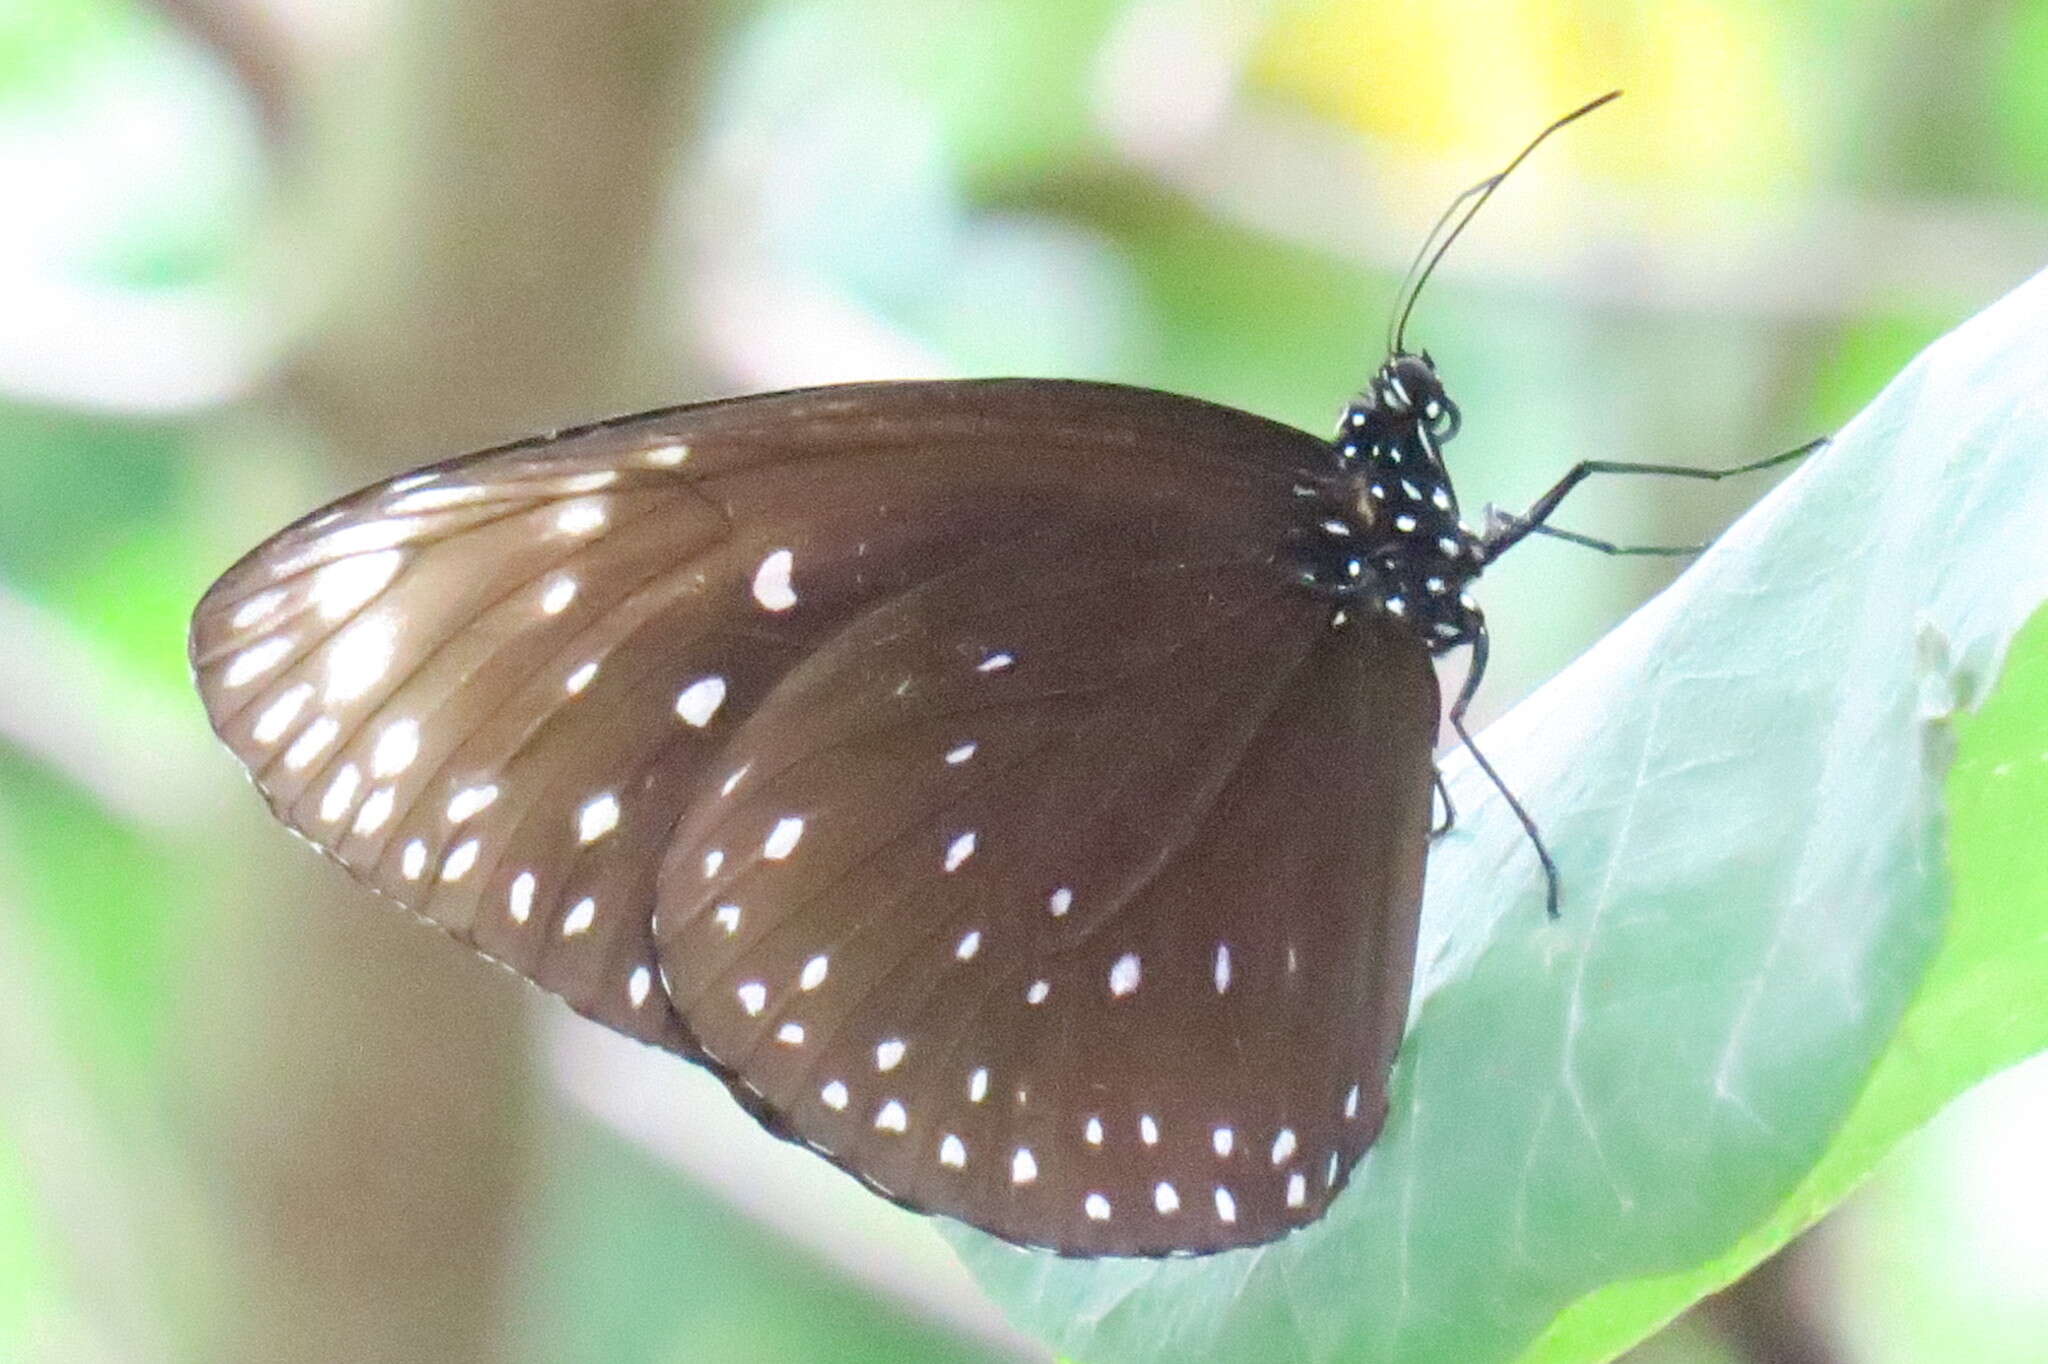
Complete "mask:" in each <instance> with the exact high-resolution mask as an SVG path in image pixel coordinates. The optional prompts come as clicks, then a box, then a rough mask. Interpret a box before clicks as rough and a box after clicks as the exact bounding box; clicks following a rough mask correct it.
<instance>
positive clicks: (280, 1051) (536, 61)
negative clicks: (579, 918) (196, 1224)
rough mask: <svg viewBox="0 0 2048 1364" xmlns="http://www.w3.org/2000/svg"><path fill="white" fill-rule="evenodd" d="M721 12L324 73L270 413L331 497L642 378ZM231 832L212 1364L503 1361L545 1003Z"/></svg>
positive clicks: (299, 864) (648, 19)
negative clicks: (236, 1235) (302, 317)
mask: <svg viewBox="0 0 2048 1364" xmlns="http://www.w3.org/2000/svg"><path fill="white" fill-rule="evenodd" d="M700 15H701V11H700V10H699V8H698V7H695V6H690V5H675V4H669V3H661V2H660V0H428V2H427V3H421V4H417V5H413V6H409V7H407V8H405V9H403V10H401V11H399V12H398V13H397V28H396V31H394V32H392V33H390V34H389V35H388V38H387V42H386V46H385V48H384V49H383V50H382V51H380V52H376V53H372V54H370V55H371V58H372V60H373V64H375V65H379V66H381V68H382V69H381V70H375V71H369V72H365V71H361V70H358V69H355V68H354V67H352V68H351V70H350V71H349V72H348V73H347V78H346V79H339V78H337V77H336V75H335V73H329V74H328V75H327V77H326V78H324V79H323V78H321V77H320V75H319V74H318V73H314V74H313V75H312V77H311V78H310V79H309V80H308V81H307V83H306V90H307V92H308V96H307V97H308V99H309V101H310V104H309V107H308V108H307V109H306V111H305V112H306V117H305V119H304V120H303V121H302V122H303V124H304V126H307V127H316V126H317V127H320V128H323V129H326V130H328V132H329V133H331V134H333V135H332V136H330V137H326V138H323V139H321V140H319V142H318V144H317V145H309V146H308V147H307V148H306V149H305V155H304V156H303V157H301V159H300V160H299V161H298V163H297V166H296V172H297V180H298V187H299V189H300V191H301V193H302V196H303V198H304V200H305V202H302V203H300V204H298V205H295V206H294V207H295V209H296V213H295V218H296V220H297V221H300V222H304V223H308V224H312V225H313V226H312V228H311V231H312V232H313V236H312V237H311V238H310V239H309V240H308V241H307V242H306V243H304V247H303V250H302V251H301V252H300V254H299V259H298V261H297V262H295V264H297V265H298V266H299V267H300V268H302V269H303V270H304V272H305V275H306V279H307V281H308V282H310V283H312V284H313V286H314V287H315V288H316V289H319V288H321V287H323V286H325V287H326V290H327V292H328V293H329V295H330V296H331V303H330V305H329V307H328V309H327V312H326V317H327V320H328V325H327V326H326V327H325V328H324V329H323V331H322V333H321V334H320V335H318V336H317V337H315V338H314V339H313V341H312V343H311V344H310V345H309V346H308V347H307V348H306V350H305V351H304V353H303V354H302V355H301V356H300V358H299V360H298V361H297V363H296V364H295V365H294V366H293V367H292V370H291V374H290V385H291V387H290V390H289V392H286V393H282V394H279V395H277V396H278V397H279V398H280V399H281V400H282V401H284V402H286V403H288V404H289V405H290V406H291V407H293V408H294V409H296V414H297V415H298V416H299V417H300V418H301V419H304V420H308V421H310V422H311V423H312V424H313V425H314V427H315V428H316V429H317V431H318V434H319V436H320V437H321V443H322V445H323V446H324V447H325V448H327V449H329V450H332V451H334V452H336V453H337V458H338V462H339V463H340V465H341V467H340V468H339V469H338V470H337V471H336V472H337V482H347V483H355V482H360V481H362V480H365V479H368V478H371V477H375V476H379V475H382V474H387V473H390V472H393V471H394V470H395V468H397V467H399V466H400V465H401V464H403V463H407V462H417V461H422V460H425V459H428V458H433V457H436V456H440V455H446V454H450V453H454V452H458V451H460V450H462V449H464V448H468V447H472V446H475V445H478V444H482V443H484V442H485V441H487V440H489V439H490V438H492V437H494V436H498V435H501V434H504V433H510V432H520V431H524V430H529V429H534V428H538V427H544V426H546V425H549V424H550V423H553V422H556V421H559V420H562V419H564V418H565V417H567V416H569V415H577V416H589V415H591V414H593V413H595V412H599V411H602V410H604V409H605V408H606V407H608V406H611V405H613V404H614V403H616V402H618V401H619V400H620V399H621V398H622V397H624V396H625V395H626V394H627V393H628V392H629V391H630V384H629V383H628V382H627V381H625V380H622V379H621V378H620V376H621V375H622V374H625V373H627V372H628V367H629V366H630V365H631V364H632V363H633V362H634V359H635V356H636V352H638V353H639V356H640V363H641V364H642V365H643V366H647V367H648V368H651V366H648V365H647V361H646V358H645V353H646V352H645V343H644V342H643V341H642V340H641V337H642V336H643V335H644V333H643V332H642V330H641V329H640V328H639V327H638V326H637V325H636V324H637V321H638V319H637V317H636V307H635V303H636V300H637V298H638V297H639V295H640V292H641V289H642V285H643V278H642V276H643V272H644V270H645V269H646V263H647V261H648V259H649V257H650V254H651V251H650V245H651V242H652V240H653V238H654V236H655V234H656V232H657V229H658V226H659V223H660V219H661V210H662V206H663V197H664V196H663V190H664V188H665V185H666V182H667V177H668V172H669V170H670V167H671V165H672V163H673V160H674V158H675V153H676V147H677V143H678V141H679V139H680V137H681V135H682V133H683V131H684V128H683V118H682V113H681V108H682V106H681V105H680V103H679V100H678V96H679V95H680V94H681V93H682V92H681V90H680V89H679V85H680V84H681V80H682V77H683V75H684V74H685V72H684V69H683V68H684V65H685V58H686V57H687V56H689V55H690V54H691V53H692V52H693V51H694V50H695V49H696V48H698V47H700V46H701V42H702V36H703V25H702V22H701V17H700ZM358 61H360V58H358ZM255 65H256V66H258V67H260V68H261V70H262V71H264V72H266V73H267V72H269V71H270V70H271V68H270V67H269V66H266V65H263V64H262V63H256V64H255ZM294 283H297V281H294ZM263 529H267V527H262V526H250V527H247V528H246V530H247V532H248V534H249V536H250V537H251V538H253V536H254V535H255V534H256V533H257V532H259V531H261V530H263ZM240 547H241V546H236V547H235V548H240ZM222 824H223V827H222V828H221V829H220V830H219V831H218V833H219V838H220V841H221V842H222V844H223V846H231V847H235V848H238V849H245V850H247V851H246V852H245V853H244V854H243V855H242V856H240V857H238V858H237V859H235V860H234V861H235V865H233V866H232V867H231V868H229V869H228V871H227V875H228V876H229V877H230V878H232V881H233V884H232V885H229V886H227V887H225V888H224V889H223V892H222V896H223V904H222V908H221V910H220V912H219V913H218V915H216V916H215V919H214V921H213V923H212V925H211V929H212V934H213V936H212V938H211V939H210V940H209V941H207V942H204V943H202V944H199V945H198V949H197V950H196V951H195V953H194V959H195V972H196V973H197V974H198V977H199V978H198V979H197V980H196V981H195V982H194V983H193V984H192V985H191V987H190V992H191V998H192V1000H193V1003H194V1007H195V1009H196V1010H198V1011H199V1012H200V1014H201V1016H200V1017H199V1018H198V1019H197V1020H196V1031H197V1033H198V1034H199V1036H200V1038H201V1042H202V1045H201V1047H200V1048H199V1051H200V1055H199V1056H198V1057H197V1059H196V1061H195V1063H194V1068H195V1076H194V1081H195V1085H196V1086H197V1087H198V1088H200V1090H201V1091H202V1093H203V1099H202V1107H203V1108H204V1109H205V1110H206V1112H205V1117H204V1119H203V1121H205V1122H206V1123H207V1124H208V1125H209V1126H211V1127H212V1128H214V1129H216V1130H214V1131H211V1132H208V1133H206V1134H204V1135H203V1136H202V1139H201V1141H200V1142H199V1143H198V1145H199V1146H200V1148H201V1149H207V1150H210V1151H212V1152H213V1153H214V1159H215V1162H216V1164H215V1167H214V1169H213V1171H212V1176H213V1178H214V1179H215V1181H217V1183H218V1184H219V1185H220V1190H219V1192H220V1194H221V1197H222V1198H223V1199H224V1200H225V1201H226V1203H227V1205H228V1206H229V1207H230V1208H232V1209H234V1216H235V1220H236V1221H237V1223H238V1226H237V1228H236V1229H237V1231H238V1232H240V1234H241V1236H242V1238H243V1241H242V1245H241V1263H240V1264H239V1265H238V1266H237V1268H236V1272H235V1274H234V1275H233V1278H234V1280H235V1289H236V1292H237V1294H238V1299H237V1301H236V1302H235V1303H233V1304H222V1305H221V1306H222V1307H223V1309H224V1310H225V1312H226V1313H227V1314H228V1315H229V1316H230V1318H231V1319H232V1320H233V1322H234V1324H233V1325H232V1326H231V1327H230V1328H229V1329H230V1331H231V1334H230V1336H229V1337H228V1338H226V1339H223V1340H221V1341H218V1342H215V1348H214V1349H213V1350H211V1351H209V1357H213V1358H236V1359H251V1360H266V1361H268V1360H278V1359H294V1360H312V1359H349V1360H356V1359H423V1360H425V1359H432V1360H457V1359H478V1358H486V1357H491V1356H494V1355H497V1354H500V1353H502V1352H503V1348H504V1344H505V1342H504V1340H503V1338H502V1337H503V1333H504V1331H505V1330H506V1321H507V1311H506V1306H507V1303H508V1301H510V1300H511V1299H512V1298H513V1296H514V1294H513V1290H512V1288H511V1287H510V1286H509V1285H508V1283H507V1282H506V1277H507V1276H508V1275H509V1274H510V1272H511V1270H512V1268H513V1265H512V1263H511V1259H512V1256H513V1255H514V1254H515V1253H516V1249H517V1233H518V1226H517V1214H518V1208H519V1206H520V1194H521V1192H522V1189H521V1185H522V1183H523V1179H524V1174H525V1171H524V1169H523V1164H524V1153H525V1142H526V1136H525V1121H524V1118H525V1111H526V1106H527V1099H526V1076H527V1073H528V1068H527V1065H526V1057H525V1028H524V1026H523V1016H524V1009H525V1005H526V1003H527V1000H528V998H529V995H528V992H527V991H526V990H525V989H524V988H523V987H520V986H517V985H515V984H514V983H513V982H511V981H510V980H509V979H508V978H507V977H506V976H505V975H504V974H503V973H501V972H498V971H494V970H490V969H488V968H486V967H485V966H484V965H483V964H482V963H481V962H479V961H478V960H477V959H475V958H474V957H473V956H472V955H471V954H469V953H468V952H466V951H463V950H460V949H457V948H456V947H454V946H453V945H452V944H450V943H448V942H447V941H445V940H443V939H439V938H437V937H436V936H435V935H434V934H432V933H430V932H428V931H426V930H424V929H422V928H420V927H419V926H418V925H417V924H414V923H412V922H410V921H408V920H407V919H406V918H405V917H404V916H402V915H399V914H396V913H394V912H392V911H391V910H390V908H389V907H388V906H383V905H378V904H375V903H373V902H372V901H371V899H370V897H369V895H368V894H367V893H366V892H363V891H361V890H360V889H358V888H355V887H353V886H351V885H349V884H348V883H347V882H346V880H345V878H344V877H343V876H342V875H341V874H340V873H339V872H338V871H336V870H335V869H333V868H331V867H327V866H324V865H323V864H320V863H318V862H317V861H316V860H314V859H313V858H312V857H311V856H310V855H309V854H307V853H306V852H305V851H304V850H303V849H301V848H297V847H294V846H292V845H291V844H290V842H289V840H286V839H284V838H283V837H281V836H279V835H278V834H277V831H276V830H274V829H263V828H259V826H258V824H257V821H256V812H255V802H253V801H250V802H245V803H243V805H241V806H237V807H235V808H233V809H231V810H229V811H227V812H226V813H224V814H223V816H222Z"/></svg>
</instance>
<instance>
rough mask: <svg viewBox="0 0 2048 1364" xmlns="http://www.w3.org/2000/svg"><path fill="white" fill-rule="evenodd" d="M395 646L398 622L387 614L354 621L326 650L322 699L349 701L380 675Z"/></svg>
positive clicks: (372, 685) (395, 649) (388, 666)
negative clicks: (324, 691)
mask: <svg viewBox="0 0 2048 1364" xmlns="http://www.w3.org/2000/svg"><path fill="white" fill-rule="evenodd" d="M397 648H398V622H397V621H396V620H394V619H393V618H392V617H390V616H388V615H376V616H371V617H368V618H367V619H364V620H359V621H357V622H356V623H355V624H354V625H351V626H350V627H349V628H348V629H346V630H344V631H343V632H342V633H341V634H340V635H339V636H338V637H336V639H335V641H334V643H333V644H332V645H330V646H329V648H328V653H327V691H326V699H327V700H328V701H330V702H333V701H353V700H355V699H357V698H358V697H360V696H362V695H363V694H364V693H365V692H367V691H369V690H370V688H372V687H374V686H376V685H377V684H378V683H379V682H381V681H382V680H383V679H384V674H385V673H386V672H388V671H390V668H391V656H392V654H393V653H395V652H396V651H397Z"/></svg>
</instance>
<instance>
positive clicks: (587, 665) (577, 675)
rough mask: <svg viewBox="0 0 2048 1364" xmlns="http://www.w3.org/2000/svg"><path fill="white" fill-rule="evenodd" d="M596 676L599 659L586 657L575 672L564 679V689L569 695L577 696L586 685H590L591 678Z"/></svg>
mask: <svg viewBox="0 0 2048 1364" xmlns="http://www.w3.org/2000/svg"><path fill="white" fill-rule="evenodd" d="M596 676H597V660H596V659H594V658H592V659H586V660H585V661H583V662H582V663H580V664H578V665H577V667H576V670H575V671H574V672H572V673H570V674H569V675H568V676H567V677H565V678H563V679H562V689H563V690H564V691H566V692H568V693H569V695H571V696H575V695H577V694H578V693H580V692H581V691H582V690H583V689H584V688H585V687H587V686H589V685H590V681H591V679H592V678H594V677H596Z"/></svg>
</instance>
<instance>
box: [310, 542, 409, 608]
mask: <svg viewBox="0 0 2048 1364" xmlns="http://www.w3.org/2000/svg"><path fill="white" fill-rule="evenodd" d="M404 562H405V555H403V554H401V553H400V552H399V551H397V550H395V549H380V550H378V551H377V552H376V553H374V554H358V555H356V556H355V557H353V558H349V559H336V560H335V561H334V562H333V563H331V564H328V565H326V566H325V567H323V568H322V569H321V570H320V571H319V572H318V573H315V574H314V575H313V585H312V587H311V588H310V589H308V591H307V593H306V599H307V600H308V601H310V602H311V603H312V604H313V605H314V607H315V608H316V609H318V610H319V612H320V618H321V619H322V620H325V621H328V622H334V621H338V620H343V619H345V618H347V617H348V616H349V615H351V614H352V613H353V612H354V611H355V610H356V608H358V607H360V606H362V605H363V604H364V603H365V602H367V601H369V600H370V599H371V598H372V597H374V596H376V595H377V594H378V593H379V592H382V591H383V590H384V589H385V587H386V586H388V585H389V584H390V582H391V580H392V579H393V578H395V577H397V576H398V569H399V566H400V565H401V564H403V563H404Z"/></svg>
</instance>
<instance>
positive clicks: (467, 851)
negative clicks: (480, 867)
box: [441, 838, 483, 881]
mask: <svg viewBox="0 0 2048 1364" xmlns="http://www.w3.org/2000/svg"><path fill="white" fill-rule="evenodd" d="M482 849H483V842H482V840H480V839H475V838H471V839H465V840H464V841H463V842H462V843H461V844H460V845H458V846H457V847H456V849H455V851H454V852H452V853H449V854H448V859H447V860H446V861H445V862H443V863H442V864H441V879H442V880H443V881H460V880H461V879H462V878H463V877H465V876H467V875H468V874H469V869H470V868H471V867H474V866H475V865H476V859H477V854H478V853H479V852H481V851H482Z"/></svg>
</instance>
